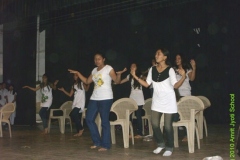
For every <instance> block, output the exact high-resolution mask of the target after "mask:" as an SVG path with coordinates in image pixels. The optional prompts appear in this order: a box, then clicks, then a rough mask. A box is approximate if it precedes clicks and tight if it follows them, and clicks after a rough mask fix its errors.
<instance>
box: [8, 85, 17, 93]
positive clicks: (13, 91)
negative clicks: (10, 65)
mask: <svg viewBox="0 0 240 160" xmlns="http://www.w3.org/2000/svg"><path fill="white" fill-rule="evenodd" d="M11 86H12V87H13V90H12V95H14V94H15V93H16V91H15V87H14V85H13V84H9V85H8V90H9V91H10V87H11Z"/></svg>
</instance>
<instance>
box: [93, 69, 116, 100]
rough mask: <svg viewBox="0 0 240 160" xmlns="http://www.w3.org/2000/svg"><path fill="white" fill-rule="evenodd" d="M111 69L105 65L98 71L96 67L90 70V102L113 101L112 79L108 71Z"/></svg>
mask: <svg viewBox="0 0 240 160" xmlns="http://www.w3.org/2000/svg"><path fill="white" fill-rule="evenodd" d="M112 69H113V68H112V67H111V66H109V65H105V66H104V67H103V68H102V69H101V70H99V71H98V70H97V67H96V68H94V69H93V70H92V80H93V82H94V90H93V93H92V96H91V98H90V99H91V100H107V99H113V91H112V78H111V76H110V71H111V70H112Z"/></svg>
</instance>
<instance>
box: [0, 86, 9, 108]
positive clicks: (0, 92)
mask: <svg viewBox="0 0 240 160" xmlns="http://www.w3.org/2000/svg"><path fill="white" fill-rule="evenodd" d="M7 94H8V90H7V89H6V88H4V89H1V90H0V96H1V99H0V104H1V105H2V106H4V105H5V104H6V98H5V96H7Z"/></svg>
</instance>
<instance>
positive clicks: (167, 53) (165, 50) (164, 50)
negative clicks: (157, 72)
mask: <svg viewBox="0 0 240 160" xmlns="http://www.w3.org/2000/svg"><path fill="white" fill-rule="evenodd" d="M158 50H161V51H162V53H163V55H164V56H166V57H167V59H166V60H165V63H166V65H169V66H171V62H170V61H169V59H170V52H169V50H167V49H166V48H159V49H158ZM158 50H157V51H158Z"/></svg>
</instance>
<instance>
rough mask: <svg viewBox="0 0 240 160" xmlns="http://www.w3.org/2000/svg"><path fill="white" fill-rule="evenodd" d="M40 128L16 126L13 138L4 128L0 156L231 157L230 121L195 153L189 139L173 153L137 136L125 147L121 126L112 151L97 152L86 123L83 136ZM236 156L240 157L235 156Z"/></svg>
mask: <svg viewBox="0 0 240 160" xmlns="http://www.w3.org/2000/svg"><path fill="white" fill-rule="evenodd" d="M40 128H41V125H37V126H31V127H30V126H13V127H12V138H9V134H8V133H9V132H8V130H7V129H6V128H4V131H3V138H0V160H15V159H18V160H45V159H49V160H75V159H76V160H79V159H84V160H85V159H86V160H88V159H90V160H91V159H93V160H139V159H144V160H155V159H163V160H164V159H171V160H172V159H175V160H202V159H203V158H204V157H208V156H215V155H220V156H221V157H223V159H224V160H230V158H229V130H228V126H227V125H209V126H208V130H209V131H208V132H209V136H208V137H207V138H206V137H204V138H203V140H201V149H195V153H188V146H187V143H186V142H182V141H179V148H174V152H173V155H172V156H171V157H163V156H162V154H159V155H155V154H153V153H152V151H153V149H155V147H156V145H155V143H154V141H150V142H145V141H143V140H142V139H137V140H135V145H134V146H133V145H132V144H131V143H130V147H129V148H128V149H125V148H123V141H122V134H121V131H120V130H118V131H116V134H117V135H116V137H117V144H115V145H112V148H111V149H110V150H109V151H106V152H98V151H97V150H96V149H90V148H89V147H90V146H91V145H92V142H91V139H90V135H89V131H88V129H87V127H86V126H85V131H84V134H83V136H82V137H73V133H71V132H70V128H69V126H66V133H65V134H61V133H60V132H59V128H58V125H57V124H54V125H53V126H52V129H51V133H50V134H48V135H41V134H40V133H41V132H40ZM180 138H181V137H180ZM195 147H196V144H195ZM235 159H240V158H239V157H238V156H236V158H235Z"/></svg>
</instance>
